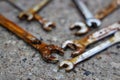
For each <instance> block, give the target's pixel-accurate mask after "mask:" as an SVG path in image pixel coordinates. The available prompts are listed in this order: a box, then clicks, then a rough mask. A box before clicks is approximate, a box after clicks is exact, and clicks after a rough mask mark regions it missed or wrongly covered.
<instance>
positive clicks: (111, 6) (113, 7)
mask: <svg viewBox="0 0 120 80" xmlns="http://www.w3.org/2000/svg"><path fill="white" fill-rule="evenodd" d="M119 5H120V0H113V1H112V2H111V3H110V4H109V5H108V6H107V7H105V8H104V9H102V10H100V11H99V12H97V13H96V15H95V17H96V18H98V19H101V20H102V19H103V18H105V17H106V16H108V15H109V14H110V13H112V12H113V11H115V10H116V9H117V8H118V7H119Z"/></svg>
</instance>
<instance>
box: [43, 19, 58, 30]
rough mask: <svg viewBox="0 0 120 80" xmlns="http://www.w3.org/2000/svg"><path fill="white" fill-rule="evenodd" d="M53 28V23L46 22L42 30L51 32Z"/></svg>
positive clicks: (54, 25)
mask: <svg viewBox="0 0 120 80" xmlns="http://www.w3.org/2000/svg"><path fill="white" fill-rule="evenodd" d="M55 27H56V24H55V23H54V22H48V21H46V22H45V23H44V24H43V29H45V30H46V31H51V30H52V29H53V28H55Z"/></svg>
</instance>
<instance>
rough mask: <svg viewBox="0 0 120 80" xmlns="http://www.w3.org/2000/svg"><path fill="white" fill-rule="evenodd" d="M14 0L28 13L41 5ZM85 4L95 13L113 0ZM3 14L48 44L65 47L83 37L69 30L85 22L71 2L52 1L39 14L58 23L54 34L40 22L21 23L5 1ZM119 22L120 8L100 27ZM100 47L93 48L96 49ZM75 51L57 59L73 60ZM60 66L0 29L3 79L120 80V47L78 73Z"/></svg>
mask: <svg viewBox="0 0 120 80" xmlns="http://www.w3.org/2000/svg"><path fill="white" fill-rule="evenodd" d="M13 1H14V2H15V3H16V4H17V5H19V6H20V7H21V8H23V9H25V10H26V9H28V8H29V7H31V6H32V5H34V4H36V3H37V2H39V0H13ZM40 1H41V0H40ZM84 1H85V2H86V3H87V6H89V9H90V10H91V11H92V12H93V14H95V13H96V12H97V11H98V10H100V9H102V8H104V7H105V6H107V5H108V4H109V3H110V1H111V0H84ZM0 13H2V14H3V15H4V16H6V17H7V18H9V19H10V20H12V21H13V22H15V23H16V24H18V25H20V26H21V27H22V28H24V29H25V30H27V31H29V32H31V33H32V34H33V35H35V36H36V37H38V38H39V37H40V36H41V37H42V38H43V40H44V41H45V42H47V43H54V44H56V45H58V46H61V44H62V42H64V41H65V40H68V39H79V38H82V37H83V36H74V35H73V32H71V31H70V30H69V26H70V25H71V24H72V23H74V22H76V21H82V20H83V18H82V16H81V15H79V13H78V11H77V9H76V8H75V7H74V4H73V3H72V1H71V0H52V2H51V3H50V4H49V5H47V6H46V7H45V8H44V9H43V10H41V11H40V12H39V14H40V15H41V16H43V17H45V18H47V19H48V20H50V21H54V22H56V24H57V28H56V29H54V30H53V31H52V32H45V31H43V30H42V28H41V26H40V25H39V23H37V22H35V21H33V22H30V23H28V22H26V21H20V20H19V19H17V18H16V16H17V15H18V13H19V12H18V11H17V10H16V9H14V8H13V7H11V6H10V5H8V4H7V3H5V2H0ZM119 20H120V9H118V10H116V11H115V12H113V13H112V14H111V15H109V16H108V17H106V18H105V19H104V20H103V24H102V26H101V27H100V28H103V27H106V26H108V25H110V24H112V23H114V22H117V21H119ZM100 28H99V29H100ZM96 30H98V29H94V30H91V32H90V33H92V32H94V31H96ZM101 42H102V41H100V42H99V43H101ZM97 44H98V43H97ZM97 44H94V45H91V46H90V47H91V48H92V47H93V46H95V45H97ZM71 52H72V51H71V50H67V51H65V55H64V56H63V57H61V56H58V55H57V56H58V57H59V59H60V61H63V60H64V59H69V58H70V53H71ZM58 64H59V63H58ZM58 64H47V63H45V62H44V61H43V60H42V59H41V56H40V55H39V52H38V51H36V50H35V49H33V48H32V47H30V46H29V45H28V44H26V43H25V42H24V41H22V40H21V39H20V38H18V37H16V36H15V35H14V34H12V33H11V32H9V31H7V30H6V29H4V28H2V27H1V26H0V80H120V44H116V45H114V46H112V47H110V48H108V49H107V50H105V51H103V52H101V53H100V54H98V55H96V56H94V57H92V58H91V59H89V60H87V61H85V62H83V63H80V64H78V65H77V66H76V67H75V69H74V71H71V72H69V73H66V72H65V71H64V69H62V70H58Z"/></svg>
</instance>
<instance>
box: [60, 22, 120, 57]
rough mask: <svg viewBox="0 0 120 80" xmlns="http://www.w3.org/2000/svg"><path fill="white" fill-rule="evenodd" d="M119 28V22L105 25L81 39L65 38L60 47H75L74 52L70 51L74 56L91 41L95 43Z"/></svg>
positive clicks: (81, 51)
mask: <svg viewBox="0 0 120 80" xmlns="http://www.w3.org/2000/svg"><path fill="white" fill-rule="evenodd" d="M118 30H120V22H117V23H114V24H112V25H110V26H108V27H105V28H103V29H101V30H99V31H96V32H94V33H92V34H90V35H88V36H85V37H84V38H82V39H78V40H67V41H65V42H64V43H63V45H62V48H64V49H65V48H67V47H70V48H71V49H75V52H73V53H72V57H75V56H77V55H79V54H81V53H83V52H84V51H85V49H86V47H87V46H88V45H90V44H92V43H95V42H97V41H99V40H101V39H103V38H105V37H107V36H110V35H112V34H114V33H115V32H117V31H118Z"/></svg>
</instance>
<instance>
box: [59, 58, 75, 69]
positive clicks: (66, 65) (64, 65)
mask: <svg viewBox="0 0 120 80" xmlns="http://www.w3.org/2000/svg"><path fill="white" fill-rule="evenodd" d="M59 67H60V68H65V70H66V71H70V70H72V69H73V68H74V64H73V63H72V62H70V61H69V60H66V61H63V62H61V63H60V65H59Z"/></svg>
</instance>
